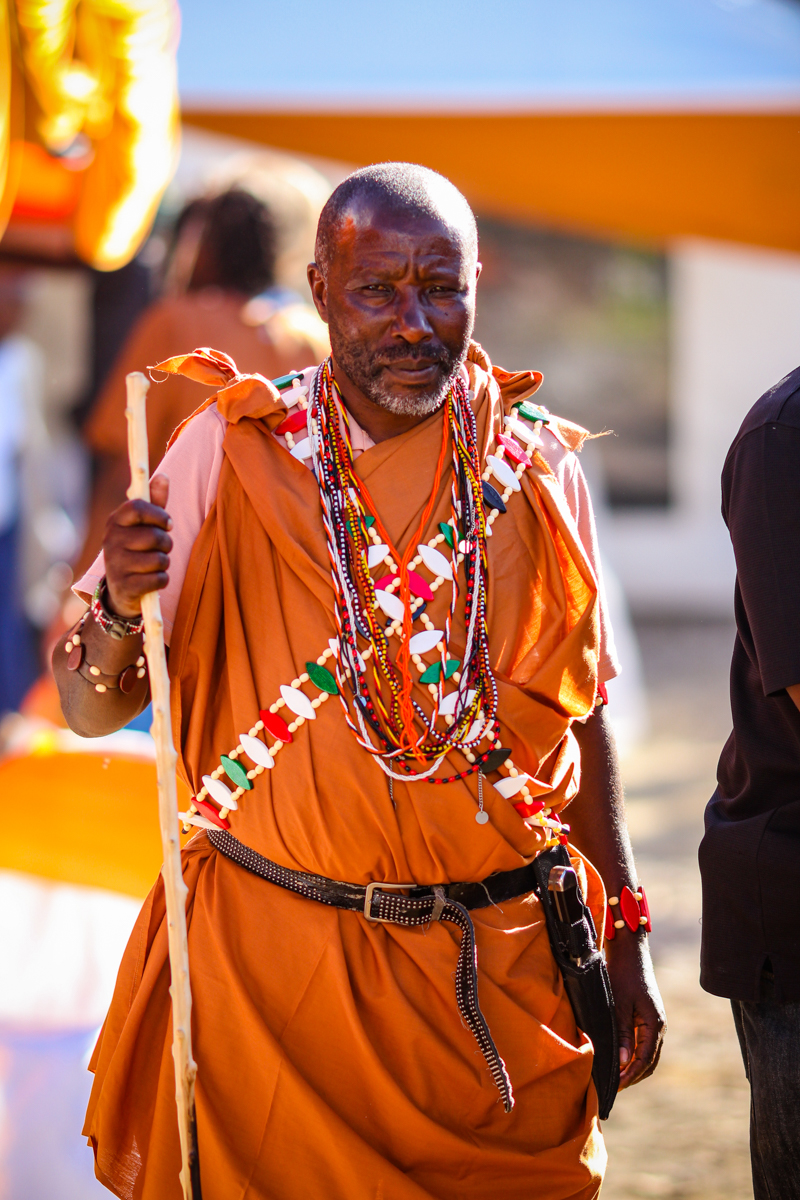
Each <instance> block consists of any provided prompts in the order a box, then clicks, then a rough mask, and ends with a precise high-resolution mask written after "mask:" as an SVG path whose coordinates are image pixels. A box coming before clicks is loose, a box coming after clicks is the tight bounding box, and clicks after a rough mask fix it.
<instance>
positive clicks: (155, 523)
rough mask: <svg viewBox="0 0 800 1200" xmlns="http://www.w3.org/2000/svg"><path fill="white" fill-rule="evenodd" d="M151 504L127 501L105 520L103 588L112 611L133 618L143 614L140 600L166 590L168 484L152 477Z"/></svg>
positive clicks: (161, 477)
mask: <svg viewBox="0 0 800 1200" xmlns="http://www.w3.org/2000/svg"><path fill="white" fill-rule="evenodd" d="M150 498H151V499H150V503H149V504H148V503H147V502H146V501H145V500H126V501H125V503H124V504H121V505H120V506H119V508H117V509H115V511H114V512H113V513H112V514H111V516H110V517H109V518H108V523H107V524H106V532H105V537H104V538H103V554H104V557H105V568H106V586H107V589H108V599H109V603H110V605H111V608H112V609H113V611H114V612H115V613H116V614H117V615H118V616H120V617H135V616H138V614H139V613H140V612H141V611H142V596H144V595H146V594H147V592H155V591H158V590H159V589H161V588H165V587H166V586H167V583H168V582H169V575H168V574H167V571H168V570H169V553H170V551H171V550H172V538H171V537H170V535H169V533H168V532H167V531H168V530H169V529H171V528H172V518H171V517H170V516H169V514H168V513H167V511H166V505H167V500H168V499H169V480H168V479H167V477H166V475H155V476H153V479H152V480H151V482H150Z"/></svg>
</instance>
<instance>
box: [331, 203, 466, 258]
mask: <svg viewBox="0 0 800 1200" xmlns="http://www.w3.org/2000/svg"><path fill="white" fill-rule="evenodd" d="M446 199H447V200H449V199H450V198H449V197H446ZM431 209H432V206H431V208H421V207H416V206H413V205H409V204H398V203H392V202H389V201H387V200H385V199H383V198H382V197H366V196H358V197H353V200H352V201H351V203H350V204H348V206H347V207H346V208H345V209H344V211H343V212H342V213H341V214H340V215H339V219H338V221H337V223H336V229H335V231H334V235H333V243H334V246H335V250H336V253H337V255H338V254H342V255H344V256H347V257H349V256H351V255H353V254H357V255H358V254H370V255H373V254H378V255H379V254H380V253H381V252H385V253H387V254H394V253H396V252H398V251H399V250H402V251H404V252H405V253H408V254H411V255H414V256H417V255H428V254H436V255H437V256H443V257H446V258H450V259H452V260H453V262H454V263H455V262H459V263H464V265H465V266H466V265H468V264H469V263H470V262H471V261H473V260H477V239H476V237H475V227H474V222H473V221H472V220H471V214H466V213H465V212H464V209H463V207H462V206H460V205H458V204H453V203H449V204H437V205H436V208H435V209H434V210H433V211H432V210H431ZM468 217H469V219H468Z"/></svg>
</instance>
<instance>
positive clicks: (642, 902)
mask: <svg viewBox="0 0 800 1200" xmlns="http://www.w3.org/2000/svg"><path fill="white" fill-rule="evenodd" d="M618 906H619V911H620V914H621V919H618V920H614V916H613V914H612V912H611V909H612V908H617V907H618ZM625 925H627V926H628V929H630V931H631V933H636V931H637V930H638V929H643V930H644V932H645V933H650V932H651V931H652V925H651V924H650V907H649V905H648V903H647V896H646V895H645V891H644V888H643V887H641V886H640V887H639V890H638V892H634V891H631V889H630V888H629V887H627V885H626V886H625V887H624V888H623V889H622V891H621V892H620V894H619V896H609V897H608V906H607V908H606V928H605V936H606V940H607V941H609V942H610V941H612V940H613V939H614V938H615V937H616V936H617V930H618V929H622V928H624V926H625Z"/></svg>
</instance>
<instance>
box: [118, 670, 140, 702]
mask: <svg viewBox="0 0 800 1200" xmlns="http://www.w3.org/2000/svg"><path fill="white" fill-rule="evenodd" d="M137 679H138V675H137V673H136V667H134V666H130V667H126V668H125V670H124V671H123V672H122V674H121V675H120V677H119V690H120V691H121V692H123V693H124V694H125V695H126V696H127V695H128V693H129V692H132V691H133V689H134V688H135V687H136V681H137Z"/></svg>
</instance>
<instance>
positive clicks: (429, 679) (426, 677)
mask: <svg viewBox="0 0 800 1200" xmlns="http://www.w3.org/2000/svg"><path fill="white" fill-rule="evenodd" d="M441 674H442V664H441V663H431V665H430V666H429V667H426V668H425V670H424V671H423V672H422V674H421V675H420V677H419V681H420V683H438V682H439V679H440V677H441Z"/></svg>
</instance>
